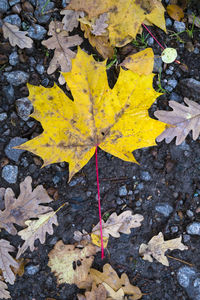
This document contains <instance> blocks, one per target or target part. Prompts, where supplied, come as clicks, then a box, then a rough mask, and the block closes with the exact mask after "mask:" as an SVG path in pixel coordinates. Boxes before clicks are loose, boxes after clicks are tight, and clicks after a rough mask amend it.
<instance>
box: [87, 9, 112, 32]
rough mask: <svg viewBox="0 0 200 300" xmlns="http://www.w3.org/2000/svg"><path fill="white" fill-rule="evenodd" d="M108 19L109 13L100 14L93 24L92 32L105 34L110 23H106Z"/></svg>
mask: <svg viewBox="0 0 200 300" xmlns="http://www.w3.org/2000/svg"><path fill="white" fill-rule="evenodd" d="M107 20H108V14H107V13H105V14H102V15H100V16H99V17H98V18H97V19H96V20H95V23H94V24H92V26H91V27H92V28H91V33H92V34H94V35H103V34H104V33H106V28H107V27H108V24H107V23H106V22H107Z"/></svg>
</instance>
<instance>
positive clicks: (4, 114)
mask: <svg viewBox="0 0 200 300" xmlns="http://www.w3.org/2000/svg"><path fill="white" fill-rule="evenodd" d="M6 119H7V113H1V114H0V122H2V121H4V120H6Z"/></svg>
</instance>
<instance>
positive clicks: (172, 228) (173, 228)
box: [170, 226, 178, 233]
mask: <svg viewBox="0 0 200 300" xmlns="http://www.w3.org/2000/svg"><path fill="white" fill-rule="evenodd" d="M170 230H171V232H172V233H176V232H178V226H171V228H170Z"/></svg>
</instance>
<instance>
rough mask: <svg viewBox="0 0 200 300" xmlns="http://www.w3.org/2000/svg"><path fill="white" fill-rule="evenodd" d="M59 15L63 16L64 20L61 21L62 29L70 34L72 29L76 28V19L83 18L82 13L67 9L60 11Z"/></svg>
mask: <svg viewBox="0 0 200 300" xmlns="http://www.w3.org/2000/svg"><path fill="white" fill-rule="evenodd" d="M60 14H61V15H64V18H63V19H62V23H63V29H64V30H66V31H69V32H71V31H72V30H73V29H74V28H76V27H78V23H79V20H78V19H79V18H83V17H84V12H81V11H77V12H76V11H74V10H68V9H63V10H61V12H60Z"/></svg>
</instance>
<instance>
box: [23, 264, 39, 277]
mask: <svg viewBox="0 0 200 300" xmlns="http://www.w3.org/2000/svg"><path fill="white" fill-rule="evenodd" d="M39 269H40V266H39V265H36V266H34V265H29V266H26V267H25V272H26V273H27V274H28V275H35V274H37V273H38V271H39Z"/></svg>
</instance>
